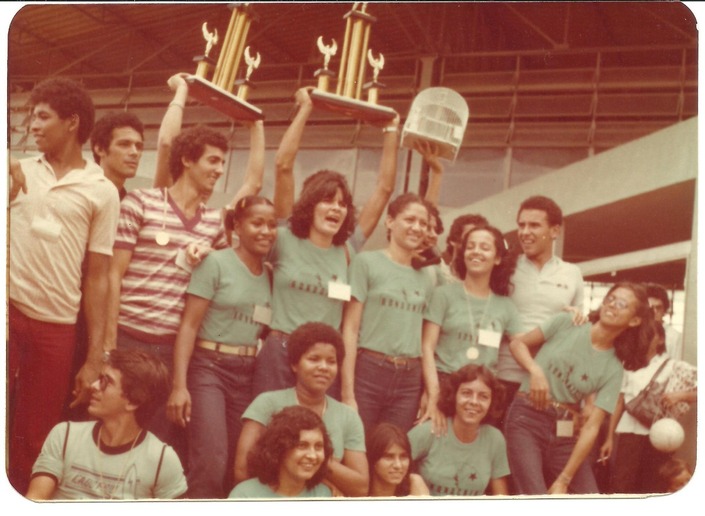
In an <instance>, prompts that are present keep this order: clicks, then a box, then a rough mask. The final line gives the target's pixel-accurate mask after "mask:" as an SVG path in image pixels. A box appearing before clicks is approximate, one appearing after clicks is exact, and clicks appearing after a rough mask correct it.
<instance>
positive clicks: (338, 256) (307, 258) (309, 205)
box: [254, 88, 399, 397]
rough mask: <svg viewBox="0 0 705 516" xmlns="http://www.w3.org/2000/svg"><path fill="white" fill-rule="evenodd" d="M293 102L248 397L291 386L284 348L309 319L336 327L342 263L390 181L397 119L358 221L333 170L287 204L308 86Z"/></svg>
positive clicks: (369, 228) (279, 160)
mask: <svg viewBox="0 0 705 516" xmlns="http://www.w3.org/2000/svg"><path fill="white" fill-rule="evenodd" d="M296 102H297V105H298V112H297V114H296V116H295V117H294V120H293V121H292V123H291V125H290V126H289V128H288V129H287V131H286V132H285V134H284V137H283V138H282V142H281V144H280V147H279V150H278V151H277V156H276V182H275V185H274V206H275V208H276V212H277V218H278V219H279V220H280V229H279V236H278V238H277V243H276V245H275V246H274V248H273V249H272V253H271V255H270V256H269V258H268V261H269V262H270V263H271V264H272V266H273V269H274V291H273V303H272V306H273V318H272V324H271V329H272V331H271V332H270V333H269V335H268V336H267V339H266V340H265V342H264V345H263V347H262V350H261V352H260V354H259V355H258V357H257V364H256V371H255V380H254V394H255V395H257V394H261V393H262V392H266V391H271V390H277V389H284V388H286V387H291V386H293V385H294V383H295V378H294V376H293V375H292V373H291V370H290V369H289V365H288V361H287V353H286V345H287V341H288V339H289V335H290V334H291V332H292V331H294V330H295V329H296V328H297V327H298V326H300V325H301V324H303V323H305V322H309V321H316V322H322V323H325V324H328V325H330V326H332V327H333V328H335V329H340V324H341V320H342V313H343V305H344V303H345V302H346V301H347V300H348V299H349V296H350V286H349V281H348V265H349V263H350V260H351V258H352V255H353V254H354V252H355V251H357V250H359V249H360V248H361V247H362V245H363V244H364V242H365V240H366V239H367V238H368V237H369V236H370V234H372V232H373V230H374V229H375V227H376V226H377V222H378V221H379V218H380V216H381V215H382V213H383V211H384V208H385V206H386V204H387V201H388V200H389V197H390V196H391V193H392V191H393V189H394V181H395V176H396V163H397V147H398V145H397V134H396V133H397V128H398V125H399V117H396V118H395V119H394V120H392V121H389V122H388V125H387V127H386V128H385V132H384V143H383V147H382V157H381V161H380V168H379V176H378V178H379V179H378V183H377V186H376V188H375V190H374V191H373V193H372V195H371V196H370V197H369V199H368V200H367V202H366V203H365V206H364V207H363V208H362V211H361V212H360V215H359V217H358V218H357V219H356V217H355V215H356V214H355V206H354V205H353V199H352V194H351V192H350V188H349V186H348V183H347V181H346V179H345V176H343V175H342V174H340V173H338V172H333V171H330V170H320V171H318V172H316V173H315V174H313V175H311V176H309V177H307V178H306V180H305V181H304V183H303V187H302V189H301V192H300V194H299V197H298V200H296V202H294V191H295V187H294V162H295V158H296V155H297V152H298V149H299V144H300V141H301V137H302V135H303V130H304V127H305V125H306V121H307V120H308V117H309V116H310V114H311V111H312V110H313V104H312V102H311V98H310V97H309V94H308V88H301V89H300V90H298V91H297V92H296ZM286 219H288V226H287V225H285V222H284V221H285V220H286ZM337 390H338V388H337V387H336V389H335V391H334V395H335V396H336V397H339V394H338V393H337Z"/></svg>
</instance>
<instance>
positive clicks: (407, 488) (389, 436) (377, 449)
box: [365, 423, 411, 496]
mask: <svg viewBox="0 0 705 516" xmlns="http://www.w3.org/2000/svg"><path fill="white" fill-rule="evenodd" d="M366 441H367V442H366V443H365V447H366V449H367V461H368V464H369V468H370V484H372V478H373V475H374V469H375V464H377V461H379V459H381V458H382V457H383V456H384V454H385V453H386V452H387V450H388V449H389V448H390V447H391V446H393V445H395V444H397V445H399V446H400V447H401V448H402V449H403V450H404V451H405V452H406V453H407V455H408V456H409V469H408V470H407V471H406V475H404V478H403V479H402V481H401V482H400V483H399V485H398V486H397V488H396V490H395V491H394V496H408V495H409V494H410V493H411V480H410V478H411V443H410V442H409V437H408V436H407V435H406V433H404V431H402V429H401V428H399V427H398V426H396V425H394V424H392V423H380V424H379V425H377V426H376V427H375V428H374V430H372V432H371V433H369V434H368V435H367V439H366Z"/></svg>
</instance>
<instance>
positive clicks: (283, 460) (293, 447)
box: [228, 405, 333, 498]
mask: <svg viewBox="0 0 705 516" xmlns="http://www.w3.org/2000/svg"><path fill="white" fill-rule="evenodd" d="M331 455H333V445H332V444H331V442H330V438H329V437H328V433H327V432H326V427H325V425H324V424H323V421H322V420H321V418H320V417H319V416H318V414H316V413H315V412H313V411H312V410H309V409H307V408H305V407H300V406H298V405H294V406H291V407H286V408H284V409H282V410H281V411H280V412H277V413H276V414H274V416H272V420H271V421H270V423H269V424H268V425H267V428H266V429H265V431H264V433H263V434H262V437H261V438H260V440H259V441H258V442H257V446H256V447H255V448H254V449H253V450H252V453H250V455H249V457H248V461H249V468H250V470H251V471H252V472H253V474H254V478H251V479H249V480H245V481H244V482H241V483H239V484H238V485H237V486H235V488H234V489H233V490H232V491H231V492H230V496H229V497H228V498H319V497H326V498H327V497H330V496H332V494H331V491H330V489H329V488H328V486H326V485H325V484H324V483H323V479H324V478H325V475H326V469H327V462H328V460H329V459H330V457H331Z"/></svg>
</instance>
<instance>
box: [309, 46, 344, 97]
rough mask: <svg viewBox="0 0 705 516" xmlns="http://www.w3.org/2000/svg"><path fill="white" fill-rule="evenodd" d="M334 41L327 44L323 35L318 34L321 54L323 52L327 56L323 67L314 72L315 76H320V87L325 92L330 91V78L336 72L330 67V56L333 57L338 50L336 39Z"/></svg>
mask: <svg viewBox="0 0 705 516" xmlns="http://www.w3.org/2000/svg"><path fill="white" fill-rule="evenodd" d="M332 41H333V43H332V44H331V45H325V44H324V43H323V36H318V50H320V52H321V54H323V55H324V56H325V57H324V58H323V68H319V69H318V70H316V73H314V74H313V76H314V77H318V89H319V90H320V91H324V92H325V91H328V85H329V84H330V78H331V77H335V73H333V72H332V71H331V70H330V69H329V68H328V63H330V58H331V57H333V56H334V55H335V53H336V52H337V51H338V44H337V43H336V42H335V40H332Z"/></svg>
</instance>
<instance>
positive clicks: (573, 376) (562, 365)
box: [546, 358, 590, 399]
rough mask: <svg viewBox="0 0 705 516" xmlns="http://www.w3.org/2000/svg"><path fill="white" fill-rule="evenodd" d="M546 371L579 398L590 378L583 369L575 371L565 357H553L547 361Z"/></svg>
mask: <svg viewBox="0 0 705 516" xmlns="http://www.w3.org/2000/svg"><path fill="white" fill-rule="evenodd" d="M546 372H547V373H549V374H551V375H552V376H553V377H554V378H556V379H557V380H558V381H559V382H560V383H561V384H562V385H563V386H564V387H565V388H566V389H567V390H568V392H569V393H570V394H571V395H572V396H573V397H574V398H578V399H579V398H581V397H582V394H583V393H585V392H587V387H588V385H586V384H587V383H588V381H589V379H590V377H589V375H588V374H587V372H585V371H576V370H575V366H574V365H573V364H571V363H570V362H568V361H567V360H566V359H561V358H555V359H553V360H551V361H550V362H549V363H548V366H547V371H546Z"/></svg>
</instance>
